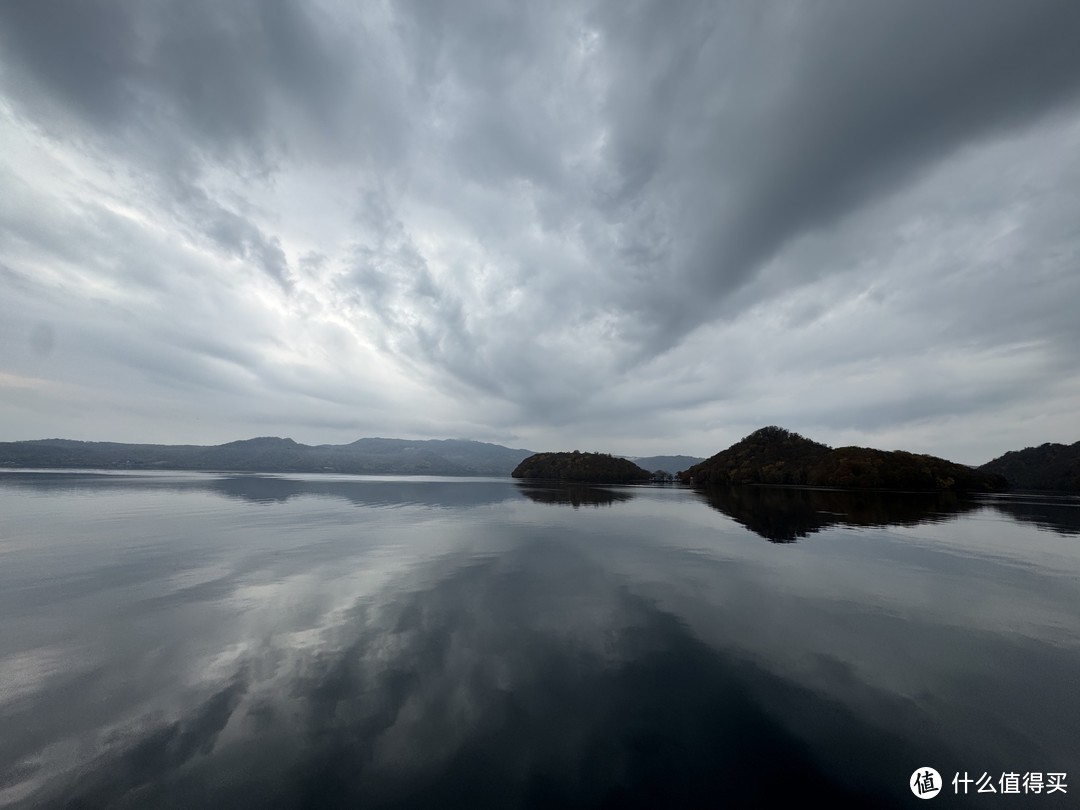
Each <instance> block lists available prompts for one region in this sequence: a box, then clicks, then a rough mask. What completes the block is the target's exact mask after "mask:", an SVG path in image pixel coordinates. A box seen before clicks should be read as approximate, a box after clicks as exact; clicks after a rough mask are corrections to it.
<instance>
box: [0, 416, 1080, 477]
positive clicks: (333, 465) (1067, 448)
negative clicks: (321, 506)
mask: <svg viewBox="0 0 1080 810" xmlns="http://www.w3.org/2000/svg"><path fill="white" fill-rule="evenodd" d="M532 455H534V451H532V450H524V449H520V448H510V447H504V446H502V445H499V444H489V443H487V442H476V441H468V440H464V439H428V440H422V441H414V440H411V439H381V438H374V439H359V440H357V441H355V442H352V443H350V444H319V445H307V444H300V443H298V442H295V441H293V440H292V439H281V438H278V437H276V436H263V437H260V438H256V439H245V440H242V441H235V442H228V443H227V444H218V445H212V446H202V445H168V444H122V443H117V442H81V441H74V440H71V439H40V440H37V441H25V442H0V467H32V468H34V467H36V468H46V469H48V468H60V469H64V468H67V469H72V468H93V469H120V470H155V469H158V470H207V471H223V472H330V473H350V474H366V475H480V476H509V475H510V474H511V473H512V472H513V471H514V469H515V468H516V467H517V466H518V465H519V464H520V463H521V462H522V461H524V460H525V459H526V458H528V457H529V456H532ZM620 458H624V459H628V460H629V461H632V462H633V463H634V464H636V465H637V466H638V467H641V468H642V469H644V470H646V471H648V472H650V473H653V472H656V471H658V470H665V471H667V472H669V473H675V472H678V473H680V479H681V480H682V481H685V482H689V481H693V482H694V483H697V484H703V483H718V484H739V483H768V484H810V485H817V486H833V487H855V488H875V489H945V490H955V491H961V490H988V489H989V490H994V489H1000V488H1001V487H1002V486H1003V482H1002V478H1003V479H1004V480H1005V481H1007V482H1008V485H1009V486H1011V487H1013V488H1015V489H1029V490H1059V491H1072V492H1078V491H1080V442H1076V443H1075V444H1071V445H1064V444H1043V445H1041V446H1039V447H1028V448H1026V449H1024V450H1015V451H1012V452H1009V453H1005V454H1004V455H1003V456H1000V457H999V458H996V459H994V460H993V461H989V462H987V463H986V464H983V465H982V466H981V467H978V468H973V467H967V466H965V465H962V464H954V463H953V462H950V461H946V460H944V459H940V458H936V457H934V456H927V455H918V454H914V453H905V452H902V451H893V452H886V451H883V450H874V449H871V448H866V447H840V448H836V449H833V448H830V447H827V446H826V445H823V444H819V443H818V442H814V441H811V440H810V439H805V438H803V437H802V436H799V435H798V434H797V433H791V432H789V431H786V430H784V429H783V428H778V427H767V428H762V429H760V430H758V431H755V432H754V433H752V434H750V436H747V437H746V438H745V439H743V440H742V441H740V442H737V443H736V444H734V445H732V446H731V447H729V448H728V449H727V450H723V451H721V452H720V453H717V454H716V455H715V456H712V457H711V458H709V459H702V458H699V457H695V456H621V457H620Z"/></svg>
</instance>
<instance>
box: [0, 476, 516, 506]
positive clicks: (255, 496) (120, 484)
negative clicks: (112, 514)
mask: <svg viewBox="0 0 1080 810" xmlns="http://www.w3.org/2000/svg"><path fill="white" fill-rule="evenodd" d="M0 486H8V487H16V488H19V489H25V490H33V491H37V492H103V493H104V492H123V491H133V492H177V493H181V492H207V493H211V494H214V495H220V496H223V497H226V498H230V499H235V500H241V501H246V502H249V503H285V502H286V501H288V500H291V499H293V498H299V497H303V496H315V497H325V498H341V499H343V500H347V501H349V502H350V503H352V504H355V505H356V506H406V505H410V504H417V505H423V506H436V507H444V508H453V507H470V506H483V505H486V504H493V503H500V502H502V501H505V500H508V499H510V498H513V497H514V491H513V489H512V488H511V487H510V486H509V482H505V483H504V482H499V481H401V480H395V481H386V480H381V481H380V480H363V479H357V480H352V481H350V480H345V481H342V480H334V479H331V480H319V479H305V478H285V477H279V476H274V475H230V476H224V477H218V476H203V475H198V474H195V475H181V476H171V475H164V476H153V475H112V474H105V473H89V472H88V473H66V472H63V473H55V472H44V473H3V474H0Z"/></svg>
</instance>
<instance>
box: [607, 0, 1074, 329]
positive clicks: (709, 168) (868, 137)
mask: <svg viewBox="0 0 1080 810" xmlns="http://www.w3.org/2000/svg"><path fill="white" fill-rule="evenodd" d="M659 5H661V4H657V6H659ZM717 8H718V7H717V6H701V5H698V6H693V5H690V4H682V5H680V6H678V7H677V9H669V8H668V7H667V6H665V12H660V11H659V10H658V8H657V7H649V6H646V7H645V11H646V13H642V14H641V15H640V16H639V17H637V18H636V20H635V23H632V24H629V25H628V24H627V22H626V20H625V18H624V15H622V14H620V13H619V12H618V11H617V10H615V9H612V14H611V18H613V19H612V20H611V21H610V22H609V21H608V20H605V22H607V23H608V24H610V25H611V26H613V27H616V26H617V29H616V30H617V37H616V38H614V40H613V42H612V46H613V50H614V52H615V53H616V54H617V55H618V56H617V57H616V58H618V59H619V60H620V61H619V66H618V68H617V69H618V70H626V71H628V72H630V71H633V70H634V67H633V65H634V64H642V63H643V64H644V65H645V66H646V67H645V69H644V70H643V71H642V72H641V73H642V74H643V75H640V74H639V78H640V79H642V83H641V85H640V86H638V87H637V88H636V92H634V94H633V95H632V96H631V97H630V98H627V99H620V101H621V102H622V105H621V106H620V108H618V109H617V111H616V115H617V116H621V118H622V119H623V120H621V121H620V122H619V124H620V125H619V126H618V127H617V128H616V131H617V132H618V133H619V135H618V136H617V138H616V141H615V145H614V150H613V152H614V160H615V162H616V165H617V166H618V167H619V168H620V170H621V171H620V173H621V176H622V178H623V180H624V185H623V186H622V187H621V188H620V189H619V196H618V197H617V198H616V199H617V201H619V202H622V201H623V200H628V201H629V203H633V202H637V201H639V200H640V199H642V198H643V199H645V200H647V199H648V197H649V193H650V192H652V193H659V194H661V195H663V194H664V193H665V192H666V191H669V189H668V188H665V187H666V186H667V184H668V183H670V182H671V180H670V179H669V178H670V168H666V167H670V165H671V164H672V163H673V162H677V161H678V160H679V157H678V155H679V153H680V152H681V151H683V150H688V151H689V153H690V154H691V155H692V156H693V159H694V161H695V162H696V164H697V168H698V169H699V170H700V176H699V177H698V178H695V177H693V176H690V177H678V176H676V177H675V179H674V182H675V183H676V188H675V189H674V191H675V193H676V194H677V195H678V196H679V197H683V198H685V197H687V196H689V198H690V199H691V200H692V201H693V203H694V204H695V207H696V209H697V210H687V211H685V213H686V214H687V215H688V221H684V222H683V223H681V224H679V225H676V226H675V229H676V231H677V232H678V233H680V235H682V236H684V237H688V239H689V243H690V244H691V245H693V247H692V249H691V250H690V251H689V252H688V254H687V256H686V257H685V260H684V264H683V265H682V266H681V267H680V268H679V270H681V271H682V276H683V277H682V278H681V279H679V280H680V281H681V282H683V283H682V284H680V285H678V286H674V287H671V286H667V287H665V288H664V289H665V290H666V291H668V292H667V294H665V292H664V291H661V290H659V289H658V287H657V286H656V285H655V283H654V278H655V275H656V274H660V275H662V274H663V271H664V268H663V267H654V268H652V269H653V270H655V271H656V273H655V274H650V275H649V276H648V277H647V278H646V279H645V283H644V285H643V286H644V288H645V290H644V291H643V293H642V297H641V298H639V299H637V300H636V301H635V302H634V303H635V305H636V306H637V307H639V308H640V311H641V312H642V314H643V315H644V316H645V317H646V318H647V319H649V320H651V321H652V323H653V325H654V326H656V327H657V328H658V329H659V334H658V336H657V340H658V341H659V342H658V343H657V345H656V348H666V347H667V346H669V345H670V344H671V342H672V341H674V340H677V339H678V338H679V337H681V336H682V335H683V334H685V332H686V331H688V330H689V329H691V328H693V327H695V326H697V325H698V324H699V323H700V322H701V321H702V320H704V319H706V318H707V317H709V316H710V315H711V314H713V313H715V312H716V305H717V301H718V300H723V299H724V298H725V297H726V296H727V295H728V294H730V293H731V292H732V291H733V290H735V289H737V288H738V287H739V286H740V285H741V284H743V283H745V282H746V281H747V280H748V278H749V277H751V276H752V275H753V274H754V272H755V271H756V270H757V269H758V268H759V267H760V264H761V263H762V262H763V261H766V260H768V259H769V258H770V257H771V256H772V255H773V254H774V253H775V252H776V251H777V250H779V249H780V248H781V247H782V246H783V245H784V244H785V243H786V242H788V241H789V240H791V239H792V238H793V237H795V236H797V235H799V234H800V233H803V232H805V231H807V230H810V229H814V228H819V227H822V226H824V225H826V224H828V223H829V222H830V221H831V220H833V219H835V218H837V217H839V216H842V215H843V214H844V213H845V212H847V211H850V210H852V209H853V208H855V207H856V206H858V205H860V204H861V203H864V202H867V201H872V200H873V199H874V198H875V197H878V196H880V195H883V194H888V193H890V192H891V191H894V190H895V189H896V188H897V187H898V186H899V185H901V184H903V183H905V182H907V181H910V180H911V179H913V178H914V177H916V176H917V175H918V174H919V172H921V171H925V170H926V169H927V168H928V167H930V166H932V165H933V164H934V163H935V162H936V161H938V160H940V159H941V158H943V157H944V156H946V155H948V154H949V153H950V152H952V151H953V150H955V149H957V148H959V147H960V146H961V145H963V144H965V143H967V142H969V141H972V140H977V139H979V138H982V137H986V136H987V135H988V134H989V133H990V132H992V131H994V130H997V129H1000V128H1002V127H1005V126H1009V125H1015V124H1022V123H1027V122H1030V121H1032V120H1034V119H1035V118H1036V117H1037V116H1039V115H1041V114H1043V113H1045V112H1047V111H1048V110H1051V109H1053V108H1054V107H1055V106H1056V105H1058V104H1060V103H1062V102H1063V101H1065V100H1067V99H1069V98H1071V97H1073V96H1074V95H1075V93H1076V91H1077V88H1078V87H1080V49H1077V48H1076V47H1075V45H1076V42H1077V41H1078V38H1080V7H1077V5H1076V4H1075V3H1071V2H1062V1H1061V0H1047V1H1046V2H1038V3H1028V4H1019V3H1013V2H990V3H987V2H981V1H979V2H975V1H973V2H952V3H934V2H914V3H891V4H835V3H834V4H802V5H794V6H790V7H784V9H783V12H782V13H781V11H780V7H779V6H776V5H771V6H767V7H766V8H765V9H761V10H759V11H758V12H757V13H750V14H748V15H746V17H745V18H743V19H741V20H735V21H734V23H735V26H736V27H735V30H731V29H730V28H727V22H728V21H727V20H725V19H724V18H723V17H722V16H721V15H718V14H716V13H715V12H716V11H717ZM719 8H726V9H728V10H730V7H719ZM669 11H670V12H671V13H668V12H669ZM680 14H681V15H694V16H693V17H690V18H689V19H687V20H685V21H684V22H682V24H681V25H678V26H677V28H678V29H679V30H678V33H677V35H676V37H675V38H674V40H673V38H671V37H654V36H653V34H654V31H655V28H656V26H657V25H659V26H663V27H664V28H665V29H670V28H671V27H672V26H675V23H673V22H672V21H671V19H670V18H671V17H673V16H678V15H680ZM770 18H771V19H770ZM738 37H747V38H751V39H752V40H753V41H754V49H753V52H751V51H750V49H749V48H748V47H746V46H743V47H742V48H739V45H738V43H737V38H738ZM680 40H681V43H682V45H683V48H674V47H671V43H672V42H673V41H680ZM733 40H735V41H733ZM729 46H734V47H735V48H737V49H739V51H740V53H739V55H740V57H744V58H745V59H746V61H745V62H742V63H740V65H739V70H740V71H742V73H743V75H741V76H740V77H739V78H742V79H745V81H744V82H741V83H739V84H738V85H735V86H725V85H726V83H728V82H730V78H729V76H730V74H729V71H726V70H725V67H727V66H728V65H727V60H728V59H729V56H728V53H727V47H729ZM687 52H689V53H692V54H694V56H695V58H694V59H693V60H692V61H691V60H689V59H688V58H687ZM643 54H644V57H645V58H643ZM652 65H655V67H652V69H651V70H650V66H652ZM710 85H713V86H712V87H710ZM731 96H734V98H731ZM717 104H719V105H720V109H721V112H720V113H719V114H713V115H711V116H710V115H707V113H709V112H710V109H713V108H714V107H715V105H717ZM729 106H730V109H725V108H727V107H729ZM649 113H653V114H655V118H652V117H651V116H650V115H649ZM656 121H659V122H661V123H659V124H658V123H656ZM642 124H643V126H641V125H642ZM680 181H688V183H685V184H684V183H680ZM650 186H652V187H653V188H650ZM673 196H674V195H673ZM629 203H624V206H625V205H626V204H629ZM621 214H622V211H621V210H618V211H617V212H616V214H615V216H619V215H621ZM650 248H658V249H657V250H656V251H655V252H656V255H658V256H661V257H664V258H670V257H669V254H668V253H667V252H666V251H664V250H663V249H662V245H652V246H650V245H645V246H641V245H636V244H634V243H633V242H631V243H630V247H629V249H630V253H631V254H632V255H634V254H636V255H642V254H645V255H648V253H649V252H650ZM658 292H660V295H659V296H657V293H658ZM657 302H659V306H657Z"/></svg>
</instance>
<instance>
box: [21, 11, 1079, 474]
mask: <svg viewBox="0 0 1080 810" xmlns="http://www.w3.org/2000/svg"><path fill="white" fill-rule="evenodd" d="M0 17H2V20H0V147H2V148H0V178H2V183H3V188H4V189H5V193H4V194H3V195H2V196H0V288H2V289H3V291H4V295H3V296H2V298H0V414H2V419H3V423H4V424H5V425H6V426H8V433H9V435H8V436H5V437H4V438H10V439H17V438H38V437H43V436H46V435H50V436H51V435H64V436H69V437H75V438H108V439H132V440H157V441H218V440H226V439H231V438H236V437H239V436H247V435H254V434H266V433H276V434H281V435H292V436H294V437H295V438H297V439H298V440H302V441H307V442H316V441H324V440H325V441H340V440H348V439H351V438H356V437H357V436H360V435H373V434H381V435H409V436H417V437H428V436H448V435H449V436H463V437H470V438H479V439H488V440H496V441H506V442H508V443H511V444H515V445H525V446H531V447H534V448H536V449H548V448H563V447H570V446H581V447H582V448H583V449H605V450H612V451H619V452H627V453H648V452H688V453H696V454H701V455H704V454H708V453H711V452H714V451H715V450H717V449H720V448H721V447H723V446H726V444H728V443H730V442H731V441H734V440H736V439H738V438H739V437H740V436H742V435H744V434H745V433H747V432H749V431H750V430H752V429H754V428H755V427H758V426H760V425H762V424H768V423H778V424H782V425H784V426H786V427H789V428H792V429H797V430H800V431H801V432H804V433H808V434H810V435H812V436H814V437H815V438H820V439H822V440H824V441H828V442H830V443H837V444H839V443H849V442H858V443H866V444H872V445H875V446H882V447H889V448H891V447H901V446H902V447H906V448H908V449H914V450H924V451H932V452H937V453H940V454H944V455H951V456H953V457H955V458H957V459H958V460H961V461H970V462H982V461H985V460H987V459H989V458H990V457H992V456H994V455H997V454H999V453H1000V452H1002V451H1004V450H1006V449H1010V448H1015V447H1020V446H1024V445H1025V444H1033V443H1041V442H1042V441H1048V440H1058V441H1071V440H1073V439H1075V438H1076V437H1075V436H1072V435H1070V434H1069V431H1070V430H1074V429H1075V428H1074V423H1075V422H1074V420H1075V413H1076V412H1077V410H1078V406H1080V378H1078V377H1077V375H1076V371H1075V362H1074V359H1073V358H1074V356H1075V349H1076V347H1077V346H1078V345H1080V326H1078V321H1080V319H1077V318H1075V315H1074V311H1075V308H1076V303H1077V302H1078V301H1080V274H1077V272H1076V267H1077V259H1078V252H1080V251H1078V248H1080V232H1078V231H1077V229H1076V227H1075V222H1076V221H1077V214H1078V213H1080V157H1078V156H1080V150H1078V149H1077V145H1078V142H1080V49H1077V48H1076V47H1075V42H1076V41H1077V39H1078V36H1080V7H1077V5H1076V4H1075V3H1072V2H1068V1H1067V0H1035V1H1033V2H1029V3H1023V4H1019V3H1014V2H1004V0H1003V1H1002V2H996V1H992V2H991V1H987V0H978V1H977V2H976V0H970V1H964V0H958V1H957V2H952V3H948V4H940V3H934V2H928V1H927V2H910V3H903V4H890V5H889V6H881V5H879V4H865V5H855V6H852V5H850V4H842V3H838V2H825V3H813V4H807V3H775V4H767V5H764V6H763V5H762V4H758V3H750V2H746V3H740V2H734V3H723V4H714V3H683V4H678V5H677V6H671V5H670V4H664V3H659V2H656V3H650V2H638V3H632V4H627V3H602V2H599V3H593V4H583V3H552V4H547V5H545V6H544V7H543V9H522V8H520V7H519V5H518V4H513V3H508V2H507V3H500V2H483V3H481V2H477V3H466V4H456V5H455V6H454V8H453V9H452V10H451V9H449V8H446V7H445V6H444V5H443V4H437V3H426V2H415V3H400V4H393V5H391V6H387V7H379V6H370V7H366V8H365V9H363V10H357V9H355V8H353V7H352V6H350V5H348V4H335V3H330V2H324V3H317V4H299V3H293V2H285V1H284V0H282V1H281V2H255V0H250V1H249V2H238V3H231V4H228V5H227V6H224V7H223V6H221V5H220V4H214V3H209V2H202V1H201V0H199V1H198V2H185V3H179V2H165V1H164V0H163V1H161V2H150V3H142V4H135V5H128V4H119V3H115V2H104V1H102V2H74V0H72V1H71V2H58V3H49V4H46V5H42V4H31V3H10V4H4V5H3V6H2V7H0Z"/></svg>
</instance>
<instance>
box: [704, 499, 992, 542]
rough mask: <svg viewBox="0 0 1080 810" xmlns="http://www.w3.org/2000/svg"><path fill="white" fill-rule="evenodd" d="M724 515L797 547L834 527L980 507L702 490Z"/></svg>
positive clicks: (938, 517) (894, 522)
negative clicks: (807, 537) (808, 538)
mask: <svg viewBox="0 0 1080 810" xmlns="http://www.w3.org/2000/svg"><path fill="white" fill-rule="evenodd" d="M699 493H700V495H701V496H702V497H703V498H704V499H705V502H706V503H708V504H709V506H711V507H712V508H713V509H716V510H719V511H720V512H723V513H724V514H725V515H727V516H728V517H730V518H731V519H732V520H734V521H736V522H738V523H740V524H742V525H743V526H745V527H746V528H747V529H749V530H750V531H752V532H755V533H757V534H759V535H761V536H762V537H764V538H765V539H766V540H770V541H772V542H774V543H793V542H794V541H795V540H797V539H798V538H800V537H806V536H808V535H811V534H813V533H814V532H818V531H821V530H822V529H826V528H828V527H830V526H837V525H842V526H915V525H917V524H920V523H937V522H941V521H944V520H949V519H950V518H952V517H954V516H956V515H958V514H961V513H963V512H968V511H972V510H975V509H978V508H979V503H978V502H976V501H969V500H961V499H958V498H957V497H956V496H955V495H949V494H936V493H921V492H912V493H907V492H867V491H857V492H856V491H850V490H817V489H798V488H793V487H792V488H787V487H761V486H736V487H710V488H707V489H702V490H699Z"/></svg>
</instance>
